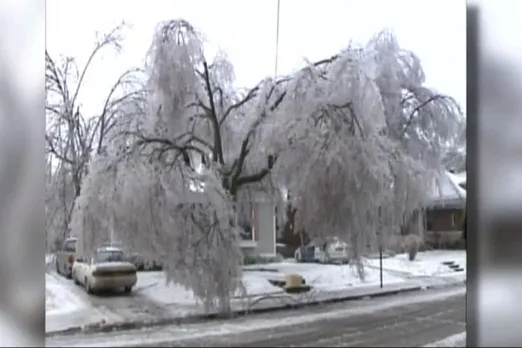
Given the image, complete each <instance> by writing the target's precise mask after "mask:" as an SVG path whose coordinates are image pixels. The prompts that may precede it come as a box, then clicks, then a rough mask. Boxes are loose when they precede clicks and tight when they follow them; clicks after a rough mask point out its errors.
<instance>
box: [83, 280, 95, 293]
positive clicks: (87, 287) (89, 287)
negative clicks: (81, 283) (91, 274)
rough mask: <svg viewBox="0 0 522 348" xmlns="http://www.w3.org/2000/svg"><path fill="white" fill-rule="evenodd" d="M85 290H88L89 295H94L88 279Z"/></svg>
mask: <svg viewBox="0 0 522 348" xmlns="http://www.w3.org/2000/svg"><path fill="white" fill-rule="evenodd" d="M85 290H87V293H89V294H92V293H93V291H92V287H91V284H89V282H88V281H87V278H85Z"/></svg>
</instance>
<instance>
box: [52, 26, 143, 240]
mask: <svg viewBox="0 0 522 348" xmlns="http://www.w3.org/2000/svg"><path fill="white" fill-rule="evenodd" d="M123 28H124V25H120V26H118V27H116V28H114V29H113V30H111V31H110V32H109V33H107V34H105V35H103V36H102V37H101V38H100V40H98V41H97V42H96V44H95V46H94V49H93V50H92V52H91V54H90V55H89V57H88V59H87V61H86V63H85V65H84V66H83V68H82V69H81V70H79V69H78V67H77V65H76V60H75V59H74V58H71V57H64V58H61V59H54V58H53V57H52V55H51V54H50V53H49V52H47V51H46V52H45V62H46V124H47V125H46V134H45V139H46V145H47V146H46V152H47V154H48V156H49V163H50V165H49V168H48V169H49V170H48V176H49V178H48V187H47V192H48V195H49V199H48V200H47V201H48V202H49V203H50V204H51V205H52V204H54V206H49V207H47V208H48V209H47V213H48V214H49V215H48V217H47V220H48V223H49V224H48V226H47V228H51V229H53V231H47V232H48V233H47V235H48V237H50V238H51V239H53V240H49V242H50V244H51V245H52V244H54V243H55V242H57V241H58V242H59V241H60V240H63V238H64V237H65V236H66V235H67V234H68V233H69V230H70V228H69V227H70V226H69V224H70V220H71V214H72V211H73V209H74V202H75V199H76V197H77V196H79V194H80V192H81V187H82V180H83V178H84V176H85V174H86V172H87V165H88V163H89V160H90V158H91V154H92V153H99V152H101V151H103V149H104V147H105V144H106V142H107V136H108V134H109V133H110V132H111V129H112V128H113V127H114V123H115V119H116V118H117V117H118V112H119V108H118V106H119V105H120V104H121V103H122V102H124V101H125V100H127V99H129V98H135V97H136V95H137V94H139V93H141V92H142V91H141V89H139V88H138V89H137V88H135V85H136V84H139V82H140V81H139V79H137V76H138V74H137V71H136V70H129V71H126V72H124V73H123V74H122V75H121V76H120V77H119V78H118V79H117V81H116V82H115V83H114V84H113V85H112V86H111V88H110V90H109V91H108V93H107V96H106V98H105V100H104V103H103V107H102V110H100V113H99V114H97V115H85V114H84V113H82V111H81V93H80V92H81V90H82V89H83V85H84V81H85V79H86V78H87V76H88V74H89V73H90V70H91V66H92V64H93V62H94V61H95V59H96V58H97V57H98V56H99V55H100V54H102V52H104V51H105V50H107V49H116V50H117V51H118V50H119V49H121V43H122V40H123V36H122V30H123ZM51 197H52V198H51ZM51 202H53V203H51Z"/></svg>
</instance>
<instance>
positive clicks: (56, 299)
mask: <svg viewBox="0 0 522 348" xmlns="http://www.w3.org/2000/svg"><path fill="white" fill-rule="evenodd" d="M64 282H68V280H66V279H65V278H64V279H60V276H59V275H54V274H49V273H46V274H45V315H46V316H55V315H62V314H68V313H72V312H77V311H80V310H83V309H85V308H88V306H89V303H88V302H86V301H85V299H83V298H81V297H80V296H78V295H77V294H75V293H74V292H73V291H71V289H70V288H69V287H68V286H65V284H64Z"/></svg>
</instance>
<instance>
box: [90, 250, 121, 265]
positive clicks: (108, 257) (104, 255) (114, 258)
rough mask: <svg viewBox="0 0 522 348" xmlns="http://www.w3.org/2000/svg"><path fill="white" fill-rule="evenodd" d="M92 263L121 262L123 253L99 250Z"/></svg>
mask: <svg viewBox="0 0 522 348" xmlns="http://www.w3.org/2000/svg"><path fill="white" fill-rule="evenodd" d="M94 261H95V262H96V263H100V262H119V261H123V252H122V251H121V250H99V251H98V252H97V253H96V257H95V258H94Z"/></svg>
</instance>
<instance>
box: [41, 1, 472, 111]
mask: <svg viewBox="0 0 522 348" xmlns="http://www.w3.org/2000/svg"><path fill="white" fill-rule="evenodd" d="M46 4H47V6H46V16H47V18H46V24H47V31H46V34H47V49H48V50H49V52H50V54H51V55H52V56H53V57H56V56H57V55H67V56H73V57H76V58H77V61H78V63H79V66H80V67H82V66H83V64H84V63H85V61H86V59H87V57H88V55H89V54H90V52H91V51H92V48H93V47H94V41H95V38H96V32H100V33H105V32H108V31H109V30H110V29H112V28H114V27H115V26H116V25H117V24H119V23H120V22H121V21H122V20H125V22H126V23H129V24H131V25H132V28H130V29H128V30H127V32H126V41H125V42H124V47H123V51H122V52H121V53H120V54H119V55H118V56H116V55H114V54H112V53H108V54H105V55H104V56H103V59H99V60H97V61H96V62H95V64H93V65H92V67H91V68H92V70H91V71H90V73H89V74H88V78H87V80H86V81H85V84H84V86H83V88H84V89H83V91H82V93H81V96H80V99H81V102H82V104H83V110H84V112H86V113H87V114H90V113H98V112H99V111H100V109H101V104H102V102H103V99H104V97H105V96H106V95H107V93H108V90H109V88H110V87H111V85H112V84H113V83H114V82H115V81H116V79H117V77H118V76H119V75H120V74H121V73H122V72H123V71H125V70H126V69H128V68H130V67H133V66H137V65H140V64H141V62H142V61H143V58H144V56H145V52H146V51H147V49H148V48H149V45H150V43H151V38H152V34H153V31H154V28H155V27H156V25H157V23H158V22H160V21H162V20H167V19H175V18H184V19H186V20H188V21H189V22H190V23H191V24H192V25H194V26H196V27H197V28H198V29H200V30H201V31H202V32H203V33H204V34H205V35H206V37H207V39H208V40H209V42H210V43H211V44H212V46H213V47H212V50H215V49H216V48H220V49H222V50H224V51H225V52H226V53H227V54H228V56H229V59H230V60H231V61H232V63H233V64H234V67H235V73H236V80H237V84H238V85H239V86H245V87H247V86H253V85H254V84H256V83H257V82H258V81H259V80H261V79H262V78H264V77H266V76H270V75H273V74H274V65H275V37H276V13H277V1H276V0H219V1H211V0H190V1H187V0H152V1H138V0H127V1H123V0H110V1H102V0H90V1H85V0H82V1H80V0H48V1H47V3H46ZM384 28H391V29H392V30H393V31H394V32H395V34H396V35H397V37H398V40H399V43H400V44H401V45H402V47H404V48H406V49H411V50H413V51H414V52H415V53H416V54H417V55H418V56H419V57H420V58H421V60H422V63H423V66H424V69H425V72H426V75H427V84H428V85H429V86H431V87H433V88H435V89H437V90H438V91H439V92H441V93H445V94H448V95H451V96H453V97H454V98H455V99H457V101H459V102H460V103H461V104H462V107H463V109H465V103H466V1H464V0H439V1H433V0H393V1H389V0H388V1H387V0H364V1H361V0H323V1H319V0H314V1H311V0H281V8H280V31H279V60H278V73H279V74H285V73H289V72H291V71H294V70H295V69H297V68H299V67H301V66H302V65H303V64H304V63H303V59H304V58H306V59H309V60H312V61H315V60H319V59H322V58H326V57H329V56H331V55H333V54H335V53H337V52H338V51H339V50H341V49H342V48H344V47H346V46H347V45H348V43H349V42H350V40H353V41H355V42H357V43H365V42H366V41H367V40H368V39H369V38H370V37H371V36H372V35H374V34H375V33H377V32H378V31H380V30H381V29H384ZM106 52H108V51H106ZM100 57H101V56H100ZM100 57H99V58H100Z"/></svg>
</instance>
